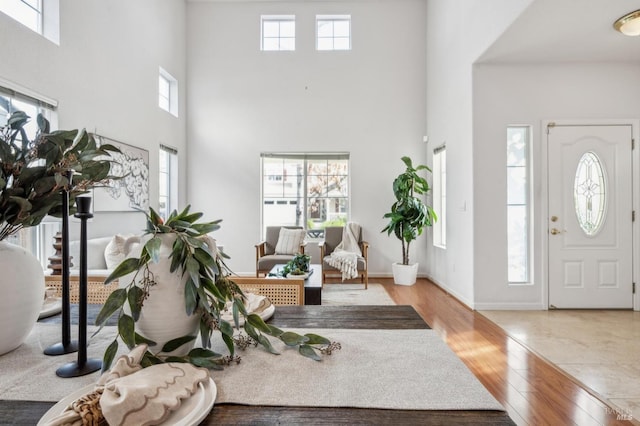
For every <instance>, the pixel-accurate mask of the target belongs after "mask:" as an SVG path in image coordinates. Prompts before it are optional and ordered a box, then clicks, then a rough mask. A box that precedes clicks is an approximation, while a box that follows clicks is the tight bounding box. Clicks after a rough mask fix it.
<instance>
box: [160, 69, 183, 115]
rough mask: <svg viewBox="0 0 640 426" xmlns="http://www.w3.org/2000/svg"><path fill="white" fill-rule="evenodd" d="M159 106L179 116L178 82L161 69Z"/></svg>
mask: <svg viewBox="0 0 640 426" xmlns="http://www.w3.org/2000/svg"><path fill="white" fill-rule="evenodd" d="M158 106H159V107H160V108H162V109H163V110H165V111H167V112H168V113H170V114H172V115H174V116H175V117H177V116H178V80H176V79H175V78H173V76H172V75H171V74H169V73H168V72H167V71H165V70H164V69H163V68H162V67H160V72H159V74H158Z"/></svg>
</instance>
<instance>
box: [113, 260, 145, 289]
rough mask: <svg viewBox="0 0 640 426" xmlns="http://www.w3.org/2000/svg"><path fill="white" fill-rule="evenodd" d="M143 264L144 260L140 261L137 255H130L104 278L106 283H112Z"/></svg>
mask: <svg viewBox="0 0 640 426" xmlns="http://www.w3.org/2000/svg"><path fill="white" fill-rule="evenodd" d="M141 264H142V262H141V261H140V259H137V258H135V257H130V258H127V259H125V260H123V261H122V262H121V263H120V264H119V265H118V266H116V269H114V270H113V272H111V274H109V276H108V277H107V279H106V280H104V284H105V285H107V284H110V283H111V282H113V281H115V280H117V279H118V278H120V277H124V276H125V275H127V274H130V273H132V272H135V271H137V270H138V268H139V267H140V265H141Z"/></svg>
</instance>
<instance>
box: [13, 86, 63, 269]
mask: <svg viewBox="0 0 640 426" xmlns="http://www.w3.org/2000/svg"><path fill="white" fill-rule="evenodd" d="M0 97H2V98H6V99H7V100H8V106H9V109H10V110H9V111H7V114H6V115H7V116H8V115H9V114H10V113H11V112H13V111H15V110H18V109H21V110H24V109H25V108H20V107H12V105H13V103H16V102H17V103H22V104H28V105H29V106H31V107H32V108H33V109H34V110H35V114H36V116H37V114H42V115H43V116H44V117H45V118H46V119H47V120H49V122H50V124H51V126H52V127H56V126H57V114H56V107H57V105H58V103H57V102H56V101H54V100H52V99H49V98H47V97H45V96H42V95H39V94H37V93H35V92H34V91H32V90H29V89H27V88H24V87H21V86H18V85H16V84H12V83H9V82H7V81H5V80H2V79H0ZM25 112H27V113H28V114H29V115H30V125H31V126H33V129H34V130H33V131H34V132H35V131H36V130H35V126H36V124H35V123H36V117H35V116H33V113H30V112H28V111H25ZM0 116H5V114H4V113H0ZM4 124H5V123H4V122H3V121H1V120H0V125H4ZM34 136H35V134H31V135H29V137H30V138H32V137H34ZM60 230H61V222H60V221H59V220H58V219H55V218H52V217H49V216H47V217H45V219H44V220H43V221H42V222H41V223H40V224H39V225H37V226H29V227H26V228H23V229H21V230H20V231H19V232H18V233H17V234H15V235H13V236H11V237H9V238H7V239H6V240H5V241H8V242H10V243H13V244H16V245H19V246H21V247H23V248H25V249H26V250H27V251H29V252H31V253H32V254H33V255H34V256H35V257H36V258H37V259H38V261H39V262H40V264H41V266H42V270H43V271H46V270H47V269H48V263H49V261H48V259H49V257H51V256H53V255H54V254H55V249H54V248H53V236H54V235H55V234H56V232H58V231H60Z"/></svg>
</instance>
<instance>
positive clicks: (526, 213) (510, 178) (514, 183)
mask: <svg viewBox="0 0 640 426" xmlns="http://www.w3.org/2000/svg"><path fill="white" fill-rule="evenodd" d="M529 133H530V131H529V127H523V126H517V127H516V126H514V127H508V128H507V256H508V279H509V283H512V284H524V283H528V282H529V269H530V259H529V257H530V255H529V253H530V249H529V244H530V243H529V241H530V239H529V235H530V223H529V217H530V209H531V206H530V201H529V200H530V185H529V138H530V136H529Z"/></svg>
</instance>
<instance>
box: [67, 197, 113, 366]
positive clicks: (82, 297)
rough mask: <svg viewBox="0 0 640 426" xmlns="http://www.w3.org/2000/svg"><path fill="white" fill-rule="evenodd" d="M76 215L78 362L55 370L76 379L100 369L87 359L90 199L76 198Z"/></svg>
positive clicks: (97, 364)
mask: <svg viewBox="0 0 640 426" xmlns="http://www.w3.org/2000/svg"><path fill="white" fill-rule="evenodd" d="M76 206H77V213H76V214H75V215H74V217H77V218H78V219H80V281H79V283H78V285H79V287H80V289H79V294H78V296H79V298H78V299H79V300H78V360H77V361H76V362H70V363H68V364H65V365H63V366H62V367H60V368H58V369H57V370H56V374H57V375H58V376H60V377H78V376H84V375H85V374H89V373H93V372H94V371H97V370H99V369H101V368H102V361H101V360H99V359H87V220H88V219H90V218H92V217H93V214H92V213H91V197H77V198H76Z"/></svg>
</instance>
